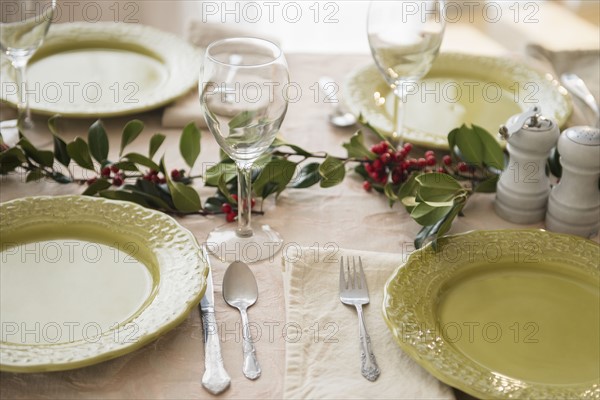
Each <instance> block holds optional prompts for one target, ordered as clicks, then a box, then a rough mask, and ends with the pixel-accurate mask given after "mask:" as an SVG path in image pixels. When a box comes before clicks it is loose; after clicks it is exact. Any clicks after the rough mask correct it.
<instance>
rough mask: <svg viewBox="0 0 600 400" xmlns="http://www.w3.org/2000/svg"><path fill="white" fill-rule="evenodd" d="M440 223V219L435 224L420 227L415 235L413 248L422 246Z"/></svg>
mask: <svg viewBox="0 0 600 400" xmlns="http://www.w3.org/2000/svg"><path fill="white" fill-rule="evenodd" d="M441 223H442V221H440V222H438V223H437V224H435V225H428V226H424V227H423V228H421V230H420V231H419V233H417V236H415V241H414V244H415V249H420V248H421V247H423V245H424V244H425V243H427V241H428V240H429V239H430V238H431V237H432V235H434V234H435V232H436V231H437V229H439V225H440V224H441Z"/></svg>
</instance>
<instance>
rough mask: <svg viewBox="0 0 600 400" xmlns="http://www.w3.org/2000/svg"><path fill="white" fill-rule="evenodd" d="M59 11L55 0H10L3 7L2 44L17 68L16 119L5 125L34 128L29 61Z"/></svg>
mask: <svg viewBox="0 0 600 400" xmlns="http://www.w3.org/2000/svg"><path fill="white" fill-rule="evenodd" d="M55 10H56V0H10V1H5V2H3V4H2V6H0V47H1V48H2V53H4V54H5V55H6V57H7V58H8V60H9V61H10V63H11V64H12V66H13V68H14V69H15V71H16V85H17V88H16V91H17V93H18V102H17V113H18V114H17V115H18V116H17V119H16V120H10V121H3V122H2V125H1V126H2V127H3V128H13V129H14V128H17V129H19V130H21V131H23V130H26V129H31V128H32V127H33V122H32V121H31V114H30V111H29V101H28V98H27V77H26V67H27V62H28V61H29V59H30V58H31V56H33V54H34V53H35V52H36V50H37V49H38V48H39V47H40V46H41V44H42V42H43V41H44V37H45V36H46V33H47V32H48V29H49V28H50V23H51V22H52V18H53V17H54V12H55Z"/></svg>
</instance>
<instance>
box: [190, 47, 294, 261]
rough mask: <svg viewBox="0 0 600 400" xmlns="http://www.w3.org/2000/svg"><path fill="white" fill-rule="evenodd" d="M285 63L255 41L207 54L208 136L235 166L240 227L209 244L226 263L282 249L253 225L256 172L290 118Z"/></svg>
mask: <svg viewBox="0 0 600 400" xmlns="http://www.w3.org/2000/svg"><path fill="white" fill-rule="evenodd" d="M288 84H289V74H288V67H287V62H286V60H285V56H284V55H283V52H282V51H281V49H280V48H279V47H277V45H275V44H273V43H271V42H269V41H267V40H263V39H257V38H232V39H224V40H220V41H217V42H214V43H212V44H211V45H209V46H208V48H207V49H206V54H205V57H204V65H203V72H202V74H201V79H200V86H199V92H200V104H201V106H202V112H203V114H204V118H205V119H206V123H207V125H208V128H209V130H210V131H211V132H212V134H213V135H214V137H215V139H216V140H217V142H218V143H219V146H221V149H223V151H224V152H225V153H227V155H229V157H230V158H231V159H232V160H234V161H235V164H236V167H237V173H238V226H237V228H233V227H231V225H230V224H227V225H224V226H222V227H219V228H217V229H215V230H213V231H212V232H211V233H210V234H209V236H208V239H207V244H208V247H209V250H210V251H211V252H212V253H214V254H215V255H216V256H217V257H219V258H220V259H222V260H224V261H235V260H240V261H245V262H255V261H259V260H264V259H267V258H271V257H272V256H273V255H274V254H275V253H276V252H277V251H278V250H279V249H280V248H281V245H282V243H283V241H282V239H281V237H280V236H279V234H278V233H277V232H275V231H274V230H273V229H271V228H270V227H269V226H268V225H259V224H257V225H253V224H252V222H251V208H252V207H251V204H252V189H251V184H252V168H253V165H254V162H255V161H256V160H257V159H258V158H259V157H260V156H261V155H262V154H263V153H264V152H265V151H267V149H268V148H269V146H270V145H271V144H272V143H273V140H274V139H275V135H276V134H277V132H278V131H279V127H280V126H281V123H282V122H283V118H284V117H285V114H286V112H287V107H288V99H287V96H286V92H285V91H286V88H287V87H288V86H289V85H288Z"/></svg>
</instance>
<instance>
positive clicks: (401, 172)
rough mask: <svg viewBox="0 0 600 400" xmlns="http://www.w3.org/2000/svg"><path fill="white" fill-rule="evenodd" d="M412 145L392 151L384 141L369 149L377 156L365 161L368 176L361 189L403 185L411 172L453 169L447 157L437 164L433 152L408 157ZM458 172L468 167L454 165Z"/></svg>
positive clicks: (445, 171) (443, 171)
mask: <svg viewBox="0 0 600 400" xmlns="http://www.w3.org/2000/svg"><path fill="white" fill-rule="evenodd" d="M412 149H413V145H412V144H410V143H406V144H404V146H402V147H401V148H400V149H397V150H394V149H392V148H390V145H389V143H388V142H386V141H382V142H380V143H377V144H375V145H373V146H372V147H371V151H372V152H373V153H375V154H376V155H377V158H375V159H374V160H366V161H365V163H364V168H365V171H366V173H367V175H368V177H367V179H366V180H365V181H364V182H363V188H364V189H365V190H366V191H370V190H371V189H372V188H373V185H377V186H381V187H382V186H385V185H386V184H387V183H388V182H392V183H393V184H394V185H399V184H402V183H404V182H405V181H406V180H407V179H408V178H409V176H410V175H411V173H412V172H413V171H422V172H439V173H448V172H449V169H451V168H453V160H452V157H450V156H449V155H445V156H444V157H443V158H442V163H441V164H439V163H438V160H437V158H436V156H435V152H434V151H433V150H429V151H426V152H425V154H424V156H423V157H420V158H414V157H410V152H411V151H412ZM456 169H457V170H458V171H459V172H467V171H468V170H469V167H468V165H467V164H465V163H464V162H459V163H458V164H457V165H456Z"/></svg>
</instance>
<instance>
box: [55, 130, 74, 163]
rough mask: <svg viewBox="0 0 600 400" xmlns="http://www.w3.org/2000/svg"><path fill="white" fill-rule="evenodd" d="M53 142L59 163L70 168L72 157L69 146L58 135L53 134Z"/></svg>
mask: <svg viewBox="0 0 600 400" xmlns="http://www.w3.org/2000/svg"><path fill="white" fill-rule="evenodd" d="M52 140H53V141H54V157H55V158H56V159H57V160H58V162H59V163H61V164H62V165H64V166H65V167H68V166H69V164H70V163H71V157H70V156H69V153H68V152H67V144H66V143H65V141H64V140H62V139H61V138H60V137H58V135H55V134H53V135H52Z"/></svg>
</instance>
